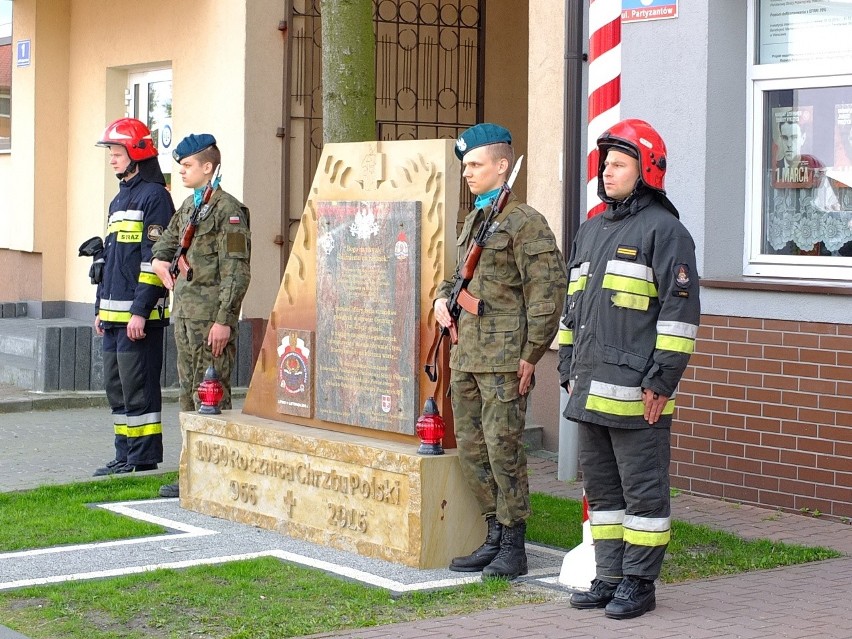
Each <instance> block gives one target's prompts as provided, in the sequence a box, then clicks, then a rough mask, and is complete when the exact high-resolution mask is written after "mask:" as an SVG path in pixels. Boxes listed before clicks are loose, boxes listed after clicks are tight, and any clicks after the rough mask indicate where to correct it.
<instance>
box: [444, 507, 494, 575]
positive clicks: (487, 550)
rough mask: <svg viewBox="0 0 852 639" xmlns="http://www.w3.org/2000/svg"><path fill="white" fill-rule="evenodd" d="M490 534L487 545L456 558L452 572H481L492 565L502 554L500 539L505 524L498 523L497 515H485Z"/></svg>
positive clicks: (451, 568)
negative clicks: (499, 553) (499, 554)
mask: <svg viewBox="0 0 852 639" xmlns="http://www.w3.org/2000/svg"><path fill="white" fill-rule="evenodd" d="M485 523H486V525H487V526H488V534H486V535H485V543H484V544H482V545H481V546H480V547H479V548H477V549H476V550H474V551H473V552H472V553H470V554H469V555H467V556H465V557H456V558H455V559H453V560H452V561H451V562H450V570H454V571H455V572H479V571H480V570H482V569H483V568H485V566H487V565H488V564H490V563H491V562H492V561H493V560H494V557H496V556H497V553H498V552H500V537H501V535H502V533H503V524H501V523H500V522H499V521H497V515H485Z"/></svg>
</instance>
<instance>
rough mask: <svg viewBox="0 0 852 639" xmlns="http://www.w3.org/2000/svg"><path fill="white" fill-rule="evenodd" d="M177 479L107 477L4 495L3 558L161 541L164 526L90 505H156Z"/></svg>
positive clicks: (0, 513)
mask: <svg viewBox="0 0 852 639" xmlns="http://www.w3.org/2000/svg"><path fill="white" fill-rule="evenodd" d="M175 481H177V473H167V474H164V475H153V476H151V475H149V476H146V477H128V476H126V475H125V476H121V477H115V476H113V477H107V478H105V479H104V480H102V481H92V482H85V483H81V484H68V485H63V486H43V487H41V488H36V489H35V490H28V491H23V492H13V493H0V552H9V551H14V550H24V549H31V548H49V547H51V546H59V545H64V544H87V543H91V542H95V541H111V540H113V539H127V538H130V537H143V536H147V535H157V534H162V533H163V532H165V529H164V528H163V527H162V526H157V525H154V524H150V523H147V522H144V521H138V520H136V519H130V518H128V517H122V516H120V515H116V514H114V513H112V512H109V511H107V510H104V509H102V508H92V507H91V506H90V504H98V503H104V502H117V501H128V500H134V499H152V498H154V497H157V491H158V490H159V489H160V486H162V485H163V484H168V483H173V482H175Z"/></svg>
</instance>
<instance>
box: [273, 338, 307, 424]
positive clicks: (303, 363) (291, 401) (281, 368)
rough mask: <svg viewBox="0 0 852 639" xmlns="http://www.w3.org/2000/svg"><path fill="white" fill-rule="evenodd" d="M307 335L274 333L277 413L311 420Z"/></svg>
mask: <svg viewBox="0 0 852 639" xmlns="http://www.w3.org/2000/svg"><path fill="white" fill-rule="evenodd" d="M313 337H314V334H313V333H312V332H311V331H299V330H290V329H286V328H279V329H278V391H277V395H278V412H279V413H284V414H285V415H298V416H300V417H313V407H314V406H313V396H314V380H313V370H314V367H313V366H312V365H311V361H312V360H311V353H312V352H313V349H314V344H313Z"/></svg>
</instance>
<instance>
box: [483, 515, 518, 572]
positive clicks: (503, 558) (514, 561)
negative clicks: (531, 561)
mask: <svg viewBox="0 0 852 639" xmlns="http://www.w3.org/2000/svg"><path fill="white" fill-rule="evenodd" d="M526 534H527V522H525V521H522V522H520V523H518V524H515V525H514V526H503V537H502V538H501V539H500V552H498V553H497V556H496V557H494V561H492V562H491V563H490V564H488V565H487V566H486V567H485V568H483V569H482V578H483V579H487V578H488V577H503V578H505V579H510V580H511V579H514V578H515V577H518V576H520V575H525V574H527V552H526V550H525V549H524V536H525V535H526Z"/></svg>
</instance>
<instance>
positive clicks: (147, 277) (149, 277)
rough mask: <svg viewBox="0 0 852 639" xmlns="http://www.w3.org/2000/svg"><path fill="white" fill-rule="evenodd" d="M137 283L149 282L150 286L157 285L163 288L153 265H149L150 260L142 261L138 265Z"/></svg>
mask: <svg viewBox="0 0 852 639" xmlns="http://www.w3.org/2000/svg"><path fill="white" fill-rule="evenodd" d="M139 283H140V284H150V285H151V286H159V287H160V288H163V283H162V282H161V281H160V278H159V277H158V276H157V274H156V273H154V267H153V266H151V262H142V264H141V265H140V267H139Z"/></svg>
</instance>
